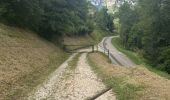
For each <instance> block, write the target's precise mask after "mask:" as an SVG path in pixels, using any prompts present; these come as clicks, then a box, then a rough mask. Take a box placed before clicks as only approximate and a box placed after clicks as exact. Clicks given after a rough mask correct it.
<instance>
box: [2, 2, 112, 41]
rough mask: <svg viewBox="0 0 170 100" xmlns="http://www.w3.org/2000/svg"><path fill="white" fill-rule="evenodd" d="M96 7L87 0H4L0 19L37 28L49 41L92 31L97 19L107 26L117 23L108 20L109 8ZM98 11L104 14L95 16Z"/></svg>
mask: <svg viewBox="0 0 170 100" xmlns="http://www.w3.org/2000/svg"><path fill="white" fill-rule="evenodd" d="M92 6H93V5H92V4H91V3H90V2H88V1H87V0H1V1H0V22H2V23H5V24H9V25H14V26H18V27H23V28H27V29H30V30H33V31H35V32H37V33H38V34H39V35H41V36H43V37H45V38H47V39H48V40H52V39H53V38H54V39H56V38H58V37H61V36H63V35H69V36H72V35H85V34H90V33H91V32H92V31H93V29H94V22H95V21H97V20H100V21H101V22H99V21H98V22H96V23H99V24H100V23H101V24H102V25H101V24H100V25H98V26H101V27H102V28H103V27H104V29H107V27H110V26H113V24H112V20H113V19H110V20H111V21H108V20H107V18H108V17H109V16H110V15H109V14H107V10H101V11H98V10H96V8H95V7H92ZM89 9H91V10H89ZM89 11H93V12H94V13H95V14H94V15H91V12H89ZM97 13H98V14H100V15H101V17H100V18H99V19H96V18H97V17H95V15H98V14H97ZM102 16H104V17H102ZM109 18H112V17H109ZM105 20H107V21H105ZM110 22H111V23H110ZM107 23H108V24H107ZM103 24H104V25H103ZM107 30H111V31H112V29H111V28H108V29H107Z"/></svg>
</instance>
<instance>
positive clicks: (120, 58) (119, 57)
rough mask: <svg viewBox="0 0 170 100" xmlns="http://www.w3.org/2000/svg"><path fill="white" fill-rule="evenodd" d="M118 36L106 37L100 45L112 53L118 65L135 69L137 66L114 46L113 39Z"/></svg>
mask: <svg viewBox="0 0 170 100" xmlns="http://www.w3.org/2000/svg"><path fill="white" fill-rule="evenodd" d="M114 37H116V36H112V37H105V38H104V39H103V41H102V42H101V43H100V44H99V45H100V46H102V47H103V48H105V49H108V50H109V51H110V54H111V55H112V56H113V57H112V59H113V60H115V63H116V64H119V63H120V64H121V65H123V66H126V67H133V66H135V64H134V63H133V62H132V61H131V60H130V59H129V58H128V57H127V56H126V55H124V54H123V53H121V52H119V51H118V50H117V49H116V48H115V47H114V46H113V45H112V39H113V38H114Z"/></svg>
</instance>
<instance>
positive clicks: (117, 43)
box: [112, 37, 170, 79]
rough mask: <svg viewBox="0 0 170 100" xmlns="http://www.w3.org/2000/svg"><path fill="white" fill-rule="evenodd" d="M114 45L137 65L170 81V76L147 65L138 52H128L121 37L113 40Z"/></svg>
mask: <svg viewBox="0 0 170 100" xmlns="http://www.w3.org/2000/svg"><path fill="white" fill-rule="evenodd" d="M112 44H113V45H114V46H115V47H116V48H117V49H118V50H119V51H121V52H123V53H124V54H125V55H127V56H128V57H129V58H130V59H131V60H132V61H133V62H134V63H136V64H137V65H140V64H142V65H144V66H145V67H146V68H148V69H149V70H150V71H153V72H155V73H157V74H159V75H160V76H163V77H166V78H168V79H170V75H169V74H167V73H165V72H163V71H160V70H157V69H154V68H153V67H152V66H150V65H149V64H147V63H146V61H145V59H144V58H143V57H141V56H140V55H139V54H138V53H136V52H133V51H130V50H127V49H125V48H124V47H123V45H122V44H121V40H120V38H119V37H117V38H113V40H112Z"/></svg>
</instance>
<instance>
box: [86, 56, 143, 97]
mask: <svg viewBox="0 0 170 100" xmlns="http://www.w3.org/2000/svg"><path fill="white" fill-rule="evenodd" d="M95 57H98V58H101V59H100V60H103V61H100V62H101V63H100V64H99V63H97V62H99V60H98V61H96V60H95V59H94V58H95ZM109 62H110V61H109V59H108V57H106V56H105V55H103V54H102V53H91V54H88V63H89V64H90V66H91V67H92V70H93V71H94V72H95V73H96V74H97V75H98V77H99V78H101V79H102V81H103V82H104V83H105V85H106V86H107V87H111V88H112V90H113V91H114V92H115V93H116V98H117V99H118V100H136V99H138V97H139V95H138V94H137V91H140V90H141V89H142V88H141V87H140V86H138V85H136V84H133V83H128V82H126V81H127V77H126V76H125V75H120V76H119V75H118V76H117V75H113V74H112V73H110V72H111V70H112V69H110V68H113V67H111V66H112V65H111V64H110V63H109ZM109 67H110V68H109ZM109 70H110V72H108V71H109Z"/></svg>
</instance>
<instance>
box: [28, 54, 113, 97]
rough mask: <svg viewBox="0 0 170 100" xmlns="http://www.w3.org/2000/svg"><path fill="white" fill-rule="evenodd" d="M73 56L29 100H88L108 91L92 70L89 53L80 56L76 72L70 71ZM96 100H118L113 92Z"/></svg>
mask: <svg viewBox="0 0 170 100" xmlns="http://www.w3.org/2000/svg"><path fill="white" fill-rule="evenodd" d="M74 56H75V55H73V56H71V57H70V58H69V60H67V61H66V62H65V63H64V64H63V65H61V66H60V68H59V69H57V70H56V71H55V72H54V73H53V74H52V75H51V76H50V77H49V79H48V80H47V81H46V82H44V83H43V84H42V85H40V86H39V87H37V89H36V90H35V91H34V92H33V93H31V94H30V95H29V97H28V100H44V99H47V100H86V99H88V98H91V97H93V96H95V95H96V94H98V93H100V92H101V91H102V90H104V89H106V87H105V85H104V84H103V83H102V81H101V80H100V79H98V77H97V76H96V74H95V73H94V72H93V71H92V70H91V68H90V66H89V65H88V63H87V58H86V57H87V53H84V54H82V55H81V56H80V58H79V61H78V62H77V67H76V69H75V70H74V71H71V70H70V69H69V67H70V66H69V65H68V62H69V61H71V60H72V59H73V57H74ZM96 100H116V97H115V95H114V93H113V92H112V91H108V92H107V93H105V94H103V95H101V96H100V97H99V98H97V99H96Z"/></svg>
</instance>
